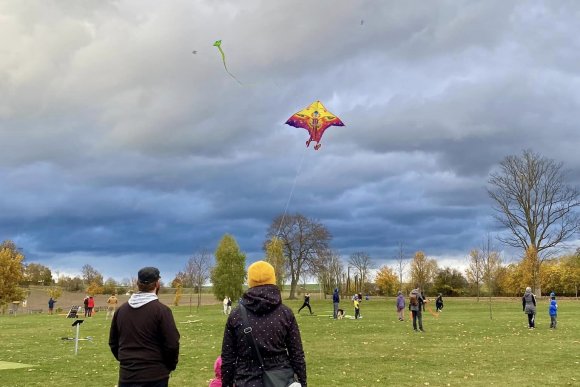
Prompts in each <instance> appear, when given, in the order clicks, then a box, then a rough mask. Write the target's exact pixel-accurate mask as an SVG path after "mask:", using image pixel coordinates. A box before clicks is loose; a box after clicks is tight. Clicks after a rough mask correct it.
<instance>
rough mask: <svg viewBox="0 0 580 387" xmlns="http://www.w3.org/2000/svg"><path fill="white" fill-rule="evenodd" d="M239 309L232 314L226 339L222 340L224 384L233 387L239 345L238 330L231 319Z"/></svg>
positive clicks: (226, 328) (225, 333)
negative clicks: (237, 339)
mask: <svg viewBox="0 0 580 387" xmlns="http://www.w3.org/2000/svg"><path fill="white" fill-rule="evenodd" d="M236 311H237V309H236V310H235V311H234V312H232V313H231V314H230V316H229V317H228V322H227V323H226V327H225V329H224V339H223V341H222V386H224V387H232V386H233V385H234V377H235V375H236V359H237V357H238V345H237V341H236V331H235V328H234V327H233V326H232V324H231V321H232V319H233V317H232V316H233V315H234V313H236Z"/></svg>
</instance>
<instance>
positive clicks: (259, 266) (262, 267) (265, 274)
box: [248, 261, 276, 288]
mask: <svg viewBox="0 0 580 387" xmlns="http://www.w3.org/2000/svg"><path fill="white" fill-rule="evenodd" d="M261 285H276V274H275V273H274V267H273V266H272V265H270V264H269V263H268V262H266V261H257V262H254V263H252V264H251V265H250V267H249V268H248V286H249V287H251V288H253V287H254V286H261Z"/></svg>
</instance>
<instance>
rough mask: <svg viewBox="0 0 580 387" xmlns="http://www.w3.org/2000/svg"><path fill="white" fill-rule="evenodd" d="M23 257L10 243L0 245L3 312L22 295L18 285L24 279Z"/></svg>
mask: <svg viewBox="0 0 580 387" xmlns="http://www.w3.org/2000/svg"><path fill="white" fill-rule="evenodd" d="M23 260H24V255H23V254H22V253H21V252H20V250H19V249H18V248H17V247H16V245H15V244H14V242H12V241H4V242H2V244H0V308H1V309H2V310H4V309H5V308H6V305H8V304H9V303H11V302H12V301H20V300H21V299H22V297H23V295H24V293H23V291H22V290H21V289H20V286H19V283H20V282H21V281H22V279H23V278H24V266H23V264H22V261H23Z"/></svg>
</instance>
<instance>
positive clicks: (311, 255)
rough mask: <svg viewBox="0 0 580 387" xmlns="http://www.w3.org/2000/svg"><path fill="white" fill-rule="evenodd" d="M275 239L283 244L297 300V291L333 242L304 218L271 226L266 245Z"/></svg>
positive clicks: (289, 218)
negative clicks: (314, 264) (301, 280)
mask: <svg viewBox="0 0 580 387" xmlns="http://www.w3.org/2000/svg"><path fill="white" fill-rule="evenodd" d="M274 237H276V238H279V239H281V240H282V244H283V249H284V258H285V259H286V264H287V270H288V273H289V275H290V296H289V298H290V299H295V298H296V287H297V285H298V283H299V281H300V279H301V278H302V276H303V275H305V274H306V273H307V272H308V270H310V269H311V266H312V264H313V262H314V260H315V259H316V258H317V256H318V254H323V253H324V252H325V251H327V250H328V244H329V241H330V239H331V236H330V233H329V232H328V230H327V229H326V227H325V226H324V225H322V224H321V223H319V222H318V221H315V220H313V219H308V218H306V217H305V216H303V215H300V214H295V215H280V216H278V217H277V218H276V219H274V221H273V222H272V224H271V225H270V228H269V229H268V233H267V235H266V239H267V241H266V243H268V242H269V241H270V240H272V239H273V238H274Z"/></svg>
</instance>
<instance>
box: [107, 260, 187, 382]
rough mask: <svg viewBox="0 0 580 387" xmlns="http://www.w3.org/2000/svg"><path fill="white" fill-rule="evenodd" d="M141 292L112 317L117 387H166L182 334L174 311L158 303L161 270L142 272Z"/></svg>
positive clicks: (139, 283)
mask: <svg viewBox="0 0 580 387" xmlns="http://www.w3.org/2000/svg"><path fill="white" fill-rule="evenodd" d="M137 276H138V281H137V286H138V287H139V292H138V293H135V294H133V295H132V296H131V298H130V299H129V301H128V302H127V303H125V304H123V305H121V307H120V308H119V309H118V310H117V313H115V314H114V315H113V320H112V322H111V330H110V332H109V347H110V348H111V352H112V353H113V356H115V359H117V360H118V361H119V363H120V369H119V384H118V387H167V386H168V385H169V374H170V373H171V371H173V370H175V368H176V367H177V362H178V357H179V332H178V331H177V327H176V326H175V320H174V319H173V314H172V313H171V309H169V307H167V306H166V305H163V304H162V303H160V302H159V299H158V298H157V293H158V292H159V286H160V283H159V280H160V276H159V270H158V269H157V268H155V267H145V268H143V269H141V270H139V273H138V275H137Z"/></svg>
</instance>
